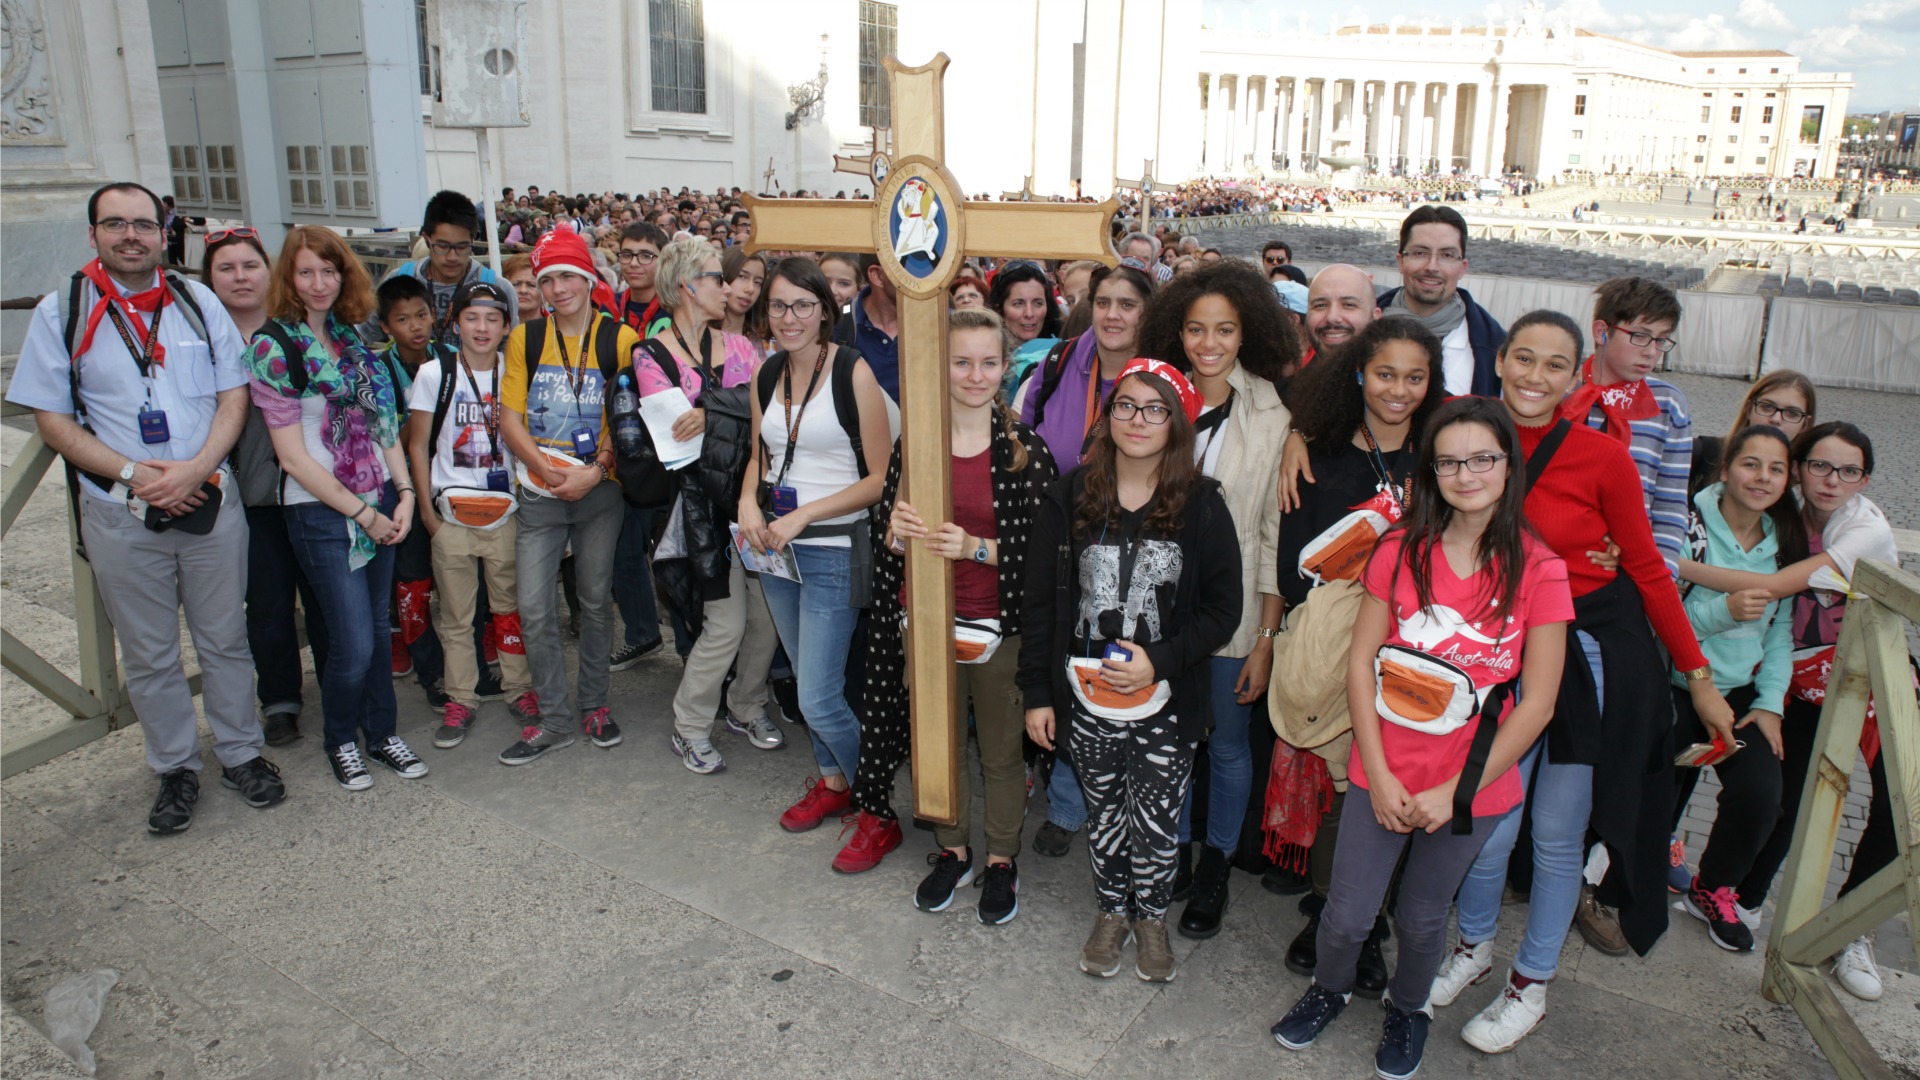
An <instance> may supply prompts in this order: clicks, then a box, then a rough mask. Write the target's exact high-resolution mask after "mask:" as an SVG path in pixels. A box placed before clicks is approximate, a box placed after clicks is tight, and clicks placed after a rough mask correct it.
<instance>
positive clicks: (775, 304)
mask: <svg viewBox="0 0 1920 1080" xmlns="http://www.w3.org/2000/svg"><path fill="white" fill-rule="evenodd" d="M819 310H820V301H818V300H795V301H794V302H793V303H791V304H789V303H787V302H786V301H784V300H769V301H767V314H769V315H771V316H773V317H774V318H776V319H778V318H782V317H784V316H785V315H786V314H787V312H789V311H791V312H793V315H794V318H797V319H811V318H813V313H814V312H816V311H819Z"/></svg>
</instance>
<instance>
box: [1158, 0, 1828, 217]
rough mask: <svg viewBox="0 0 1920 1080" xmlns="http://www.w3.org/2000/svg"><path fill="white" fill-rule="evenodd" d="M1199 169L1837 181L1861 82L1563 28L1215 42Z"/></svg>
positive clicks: (1247, 36)
mask: <svg viewBox="0 0 1920 1080" xmlns="http://www.w3.org/2000/svg"><path fill="white" fill-rule="evenodd" d="M1200 50H1201V52H1200V57H1199V68H1200V72H1201V74H1200V80H1201V85H1200V90H1201V97H1202V107H1201V114H1200V118H1199V123H1198V124H1197V125H1196V126H1195V132H1196V135H1195V138H1194V140H1193V142H1192V144H1191V145H1190V147H1189V149H1188V155H1187V156H1188V157H1190V158H1197V159H1198V161H1197V162H1196V164H1195V168H1196V170H1197V171H1198V172H1201V173H1206V174H1211V175H1219V176H1226V175H1238V174H1244V173H1248V172H1254V171H1267V172H1274V171H1296V172H1316V171H1328V170H1333V169H1342V168H1349V167H1351V168H1358V169H1363V170H1369V171H1377V172H1390V173H1399V174H1422V173H1435V172H1453V173H1460V174H1470V175H1481V176H1490V175H1496V174H1500V173H1505V172H1515V171H1517V172H1519V173H1522V174H1525V175H1528V176H1533V177H1539V178H1541V179H1547V178H1551V177H1556V176H1561V175H1564V174H1567V173H1586V172H1590V173H1597V174H1626V173H1633V174H1643V173H1660V174H1669V175H1683V176H1691V177H1701V178H1705V177H1717V176H1725V177H1731V176H1754V175H1766V176H1774V177H1783V178H1784V177H1794V176H1807V177H1831V176H1833V175H1834V168H1835V163H1836V158H1837V155H1838V153H1839V151H1840V137H1841V131H1842V129H1841V124H1842V121H1843V120H1844V118H1845V116H1846V106H1847V98H1848V95H1849V93H1850V92H1851V90H1852V85H1853V79H1852V76H1850V75H1848V74H1845V73H1814V72H1803V71H1801V70H1800V61H1799V58H1798V57H1795V56H1792V55H1791V54H1788V53H1784V52H1780V51H1778V50H1757V51H1747V52H1733V51H1728V52H1669V51H1666V50H1664V49H1656V48H1653V47H1652V46H1648V45H1642V44H1639V43H1637V42H1631V41H1624V40H1621V39H1619V38H1613V37H1608V36H1605V35H1602V34H1595V33H1591V32H1589V31H1586V30H1580V29H1577V28H1575V27H1572V26H1570V25H1568V24H1565V23H1557V22H1550V21H1549V20H1548V19H1547V18H1546V17H1545V15H1544V13H1543V11H1542V9H1541V8H1540V6H1539V5H1538V4H1537V3H1535V4H1532V5H1530V6H1529V8H1528V10H1527V11H1526V12H1525V13H1524V14H1523V16H1522V17H1521V18H1520V19H1517V20H1513V21H1510V22H1508V23H1506V24H1504V25H1498V26H1461V25H1459V24H1458V23H1455V24H1452V25H1447V26H1442V25H1438V24H1434V23H1431V22H1423V23H1418V24H1416V23H1409V22H1405V21H1403V20H1399V19H1396V20H1394V21H1393V22H1391V23H1388V24H1386V25H1373V26H1340V25H1338V24H1337V21H1336V22H1335V23H1334V24H1332V25H1329V26H1328V27H1327V29H1326V30H1325V31H1324V32H1315V31H1314V30H1312V29H1311V28H1310V27H1309V25H1308V23H1307V20H1306V17H1305V16H1302V17H1300V18H1299V19H1298V20H1297V21H1296V23H1295V24H1294V25H1284V26H1283V25H1282V21H1281V19H1280V17H1278V16H1276V17H1274V19H1273V20H1272V21H1271V22H1270V23H1269V25H1268V26H1267V27H1265V28H1264V29H1256V28H1254V27H1252V26H1250V25H1246V24H1243V25H1241V26H1239V27H1207V28H1205V29H1203V30H1202V31H1201V34H1200Z"/></svg>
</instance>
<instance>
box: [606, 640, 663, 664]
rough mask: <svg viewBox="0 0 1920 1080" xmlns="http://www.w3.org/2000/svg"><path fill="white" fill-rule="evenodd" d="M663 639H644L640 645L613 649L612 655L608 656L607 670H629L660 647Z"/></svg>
mask: <svg viewBox="0 0 1920 1080" xmlns="http://www.w3.org/2000/svg"><path fill="white" fill-rule="evenodd" d="M661 640H662V639H660V638H654V639H653V640H652V641H643V642H641V643H640V644H638V645H622V646H620V647H619V648H617V649H615V650H613V655H612V656H609V657H607V670H608V671H625V670H627V669H628V668H630V667H632V666H633V665H635V664H637V663H639V662H640V661H641V660H643V659H645V658H646V657H647V656H649V655H650V654H652V653H653V652H654V651H655V650H656V649H658V648H660V645H661Z"/></svg>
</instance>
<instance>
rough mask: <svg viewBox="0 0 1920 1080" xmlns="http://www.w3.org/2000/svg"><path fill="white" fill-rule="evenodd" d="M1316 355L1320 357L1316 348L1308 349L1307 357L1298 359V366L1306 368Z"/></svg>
mask: <svg viewBox="0 0 1920 1080" xmlns="http://www.w3.org/2000/svg"><path fill="white" fill-rule="evenodd" d="M1318 355H1320V350H1319V349H1318V348H1313V349H1308V350H1307V355H1305V356H1303V357H1301V358H1300V366H1301V367H1306V366H1307V365H1308V364H1311V363H1313V358H1314V357H1316V356H1318Z"/></svg>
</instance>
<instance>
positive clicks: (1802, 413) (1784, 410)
mask: <svg viewBox="0 0 1920 1080" xmlns="http://www.w3.org/2000/svg"><path fill="white" fill-rule="evenodd" d="M1753 415H1755V416H1766V417H1775V416H1777V417H1779V418H1780V419H1782V420H1785V421H1786V422H1787V423H1789V424H1797V423H1799V422H1800V421H1802V420H1805V419H1806V418H1807V415H1808V414H1807V410H1805V409H1796V408H1794V407H1793V406H1791V405H1775V404H1774V403H1773V402H1771V401H1768V400H1767V399H1766V398H1761V399H1760V400H1758V401H1756V402H1754V403H1753Z"/></svg>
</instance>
